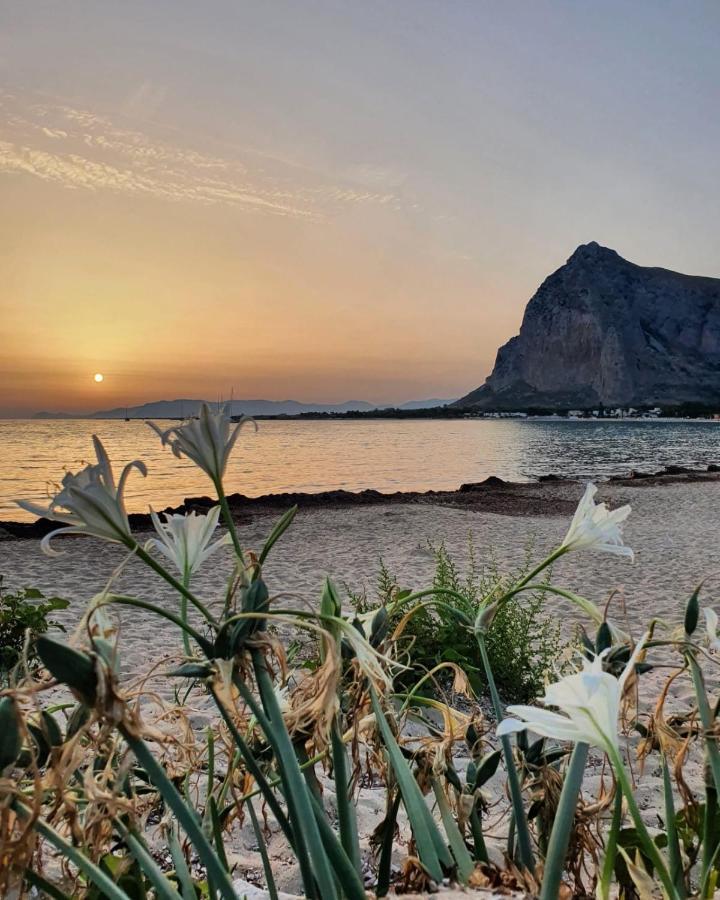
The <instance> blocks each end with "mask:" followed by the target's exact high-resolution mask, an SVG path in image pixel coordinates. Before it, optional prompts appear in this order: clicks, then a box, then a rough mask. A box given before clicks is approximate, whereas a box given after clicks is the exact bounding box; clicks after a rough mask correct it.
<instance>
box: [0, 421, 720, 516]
mask: <svg viewBox="0 0 720 900" xmlns="http://www.w3.org/2000/svg"><path fill="white" fill-rule="evenodd" d="M259 425H260V428H259V431H258V432H257V434H255V433H253V431H252V430H247V431H245V432H244V433H243V434H242V435H241V436H240V439H239V441H238V444H237V448H236V452H235V454H234V456H233V457H232V459H231V461H230V465H229V468H228V473H227V486H228V490H229V491H240V492H241V493H245V494H249V495H258V494H266V493H272V492H281V491H312V492H314V491H323V490H331V489H337V488H345V489H346V490H361V489H363V488H377V489H378V490H381V491H386V492H387V491H400V490H429V489H436V490H441V489H448V488H454V487H457V486H458V485H459V484H461V483H463V482H468V481H480V480H482V479H483V478H486V477H487V476H489V475H497V476H499V477H501V478H505V479H509V480H527V479H531V478H534V477H536V476H538V475H542V474H548V473H550V472H554V473H559V474H563V475H567V476H573V477H582V478H589V477H593V478H603V477H607V476H609V475H613V474H623V473H626V472H628V471H629V470H630V469H632V468H637V469H646V470H654V469H658V468H660V467H662V466H665V465H688V466H705V465H707V464H708V463H711V462H718V461H720V423H715V422H652V421H622V422H621V421H606V422H592V421H587V422H586V421H562V420H560V421H557V420H553V421H546V420H543V421H538V420H527V421H525V420H477V419H469V420H465V419H463V420H456V421H444V420H430V421H428V420H415V421H392V420H365V421H332V422H323V421H292V422H282V421H267V422H260V423H259ZM93 432H96V433H97V434H99V435H100V437H101V438H102V440H103V442H104V443H105V446H106V447H107V449H108V451H109V453H110V454H111V457H112V458H113V459H114V460H115V461H116V465H117V466H118V467H119V466H120V465H121V464H124V463H125V462H128V461H129V460H131V459H135V458H136V457H140V458H142V459H144V460H145V461H146V463H147V465H148V472H149V474H148V478H147V479H143V478H141V477H139V476H137V477H136V476H133V477H132V478H131V480H130V483H129V485H128V490H127V494H126V496H127V501H128V507H129V509H130V510H131V511H138V510H142V509H144V508H146V506H147V504H148V503H149V502H150V501H152V503H153V504H154V505H155V506H157V507H159V508H162V507H163V506H166V505H170V504H177V503H178V502H179V501H180V500H181V499H182V498H183V497H187V496H197V495H199V494H206V493H208V492H209V491H210V484H209V482H208V481H207V479H206V478H205V477H204V476H203V475H202V473H200V472H198V470H197V469H195V467H194V466H193V465H192V464H190V463H188V462H187V461H184V460H178V459H176V458H175V457H173V456H172V454H171V453H170V452H169V451H167V450H165V451H163V450H162V449H161V447H160V443H159V441H158V440H157V437H156V436H155V435H154V434H153V433H152V432H151V431H150V429H149V428H148V427H147V426H146V425H144V424H143V423H142V422H140V421H131V422H124V421H95V422H91V421H85V420H82V421H81V420H68V421H57V422H54V421H52V422H51V421H30V422H25V421H0V520H8V519H16V520H20V519H27V518H29V516H27V515H26V514H24V513H23V512H22V511H21V510H18V509H17V508H16V507H14V506H13V504H12V499H13V498H15V497H23V498H25V499H32V500H36V501H42V499H43V496H44V490H45V485H46V483H48V482H57V481H58V480H59V479H60V478H61V477H62V472H63V466H67V467H68V468H70V469H74V468H77V467H79V466H80V465H81V464H82V463H83V462H84V461H85V460H88V459H90V458H91V457H92V447H91V444H90V435H91V434H92V433H93Z"/></svg>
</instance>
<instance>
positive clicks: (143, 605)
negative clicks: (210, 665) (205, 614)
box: [110, 594, 214, 659]
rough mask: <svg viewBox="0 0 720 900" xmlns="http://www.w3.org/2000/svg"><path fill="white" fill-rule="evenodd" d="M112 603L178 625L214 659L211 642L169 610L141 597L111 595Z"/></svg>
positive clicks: (208, 656)
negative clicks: (131, 607)
mask: <svg viewBox="0 0 720 900" xmlns="http://www.w3.org/2000/svg"><path fill="white" fill-rule="evenodd" d="M110 602H111V603H119V604H120V605H121V606H135V607H137V608H138V609H146V610H147V611H148V612H152V613H155V615H156V616H160V617H161V618H163V619H167V620H168V621H169V622H172V623H173V624H174V625H177V627H178V628H180V629H181V630H182V631H185V632H187V633H188V634H189V635H190V637H191V638H192V639H193V640H194V641H195V642H196V643H197V645H198V646H199V647H200V649H201V650H202V651H203V653H204V654H205V655H206V656H207V658H208V659H212V658H213V652H214V648H213V645H212V644H211V643H210V641H208V640H207V639H206V638H204V637H203V636H202V635H201V634H200V633H199V632H197V631H195V629H194V628H193V627H192V626H190V625H188V624H186V623H184V622H183V620H182V619H181V618H180V617H179V616H176V615H175V614H174V613H171V612H169V610H167V609H162V607H160V606H156V605H155V604H154V603H150V602H149V601H147V600H140V598H139V597H126V596H124V595H122V594H111V595H110Z"/></svg>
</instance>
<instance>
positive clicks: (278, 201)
mask: <svg viewBox="0 0 720 900" xmlns="http://www.w3.org/2000/svg"><path fill="white" fill-rule="evenodd" d="M0 113H2V118H3V120H4V122H5V125H4V126H3V128H2V131H1V132H0V174H6V175H29V176H32V177H35V178H38V179H40V180H42V181H46V182H52V183H54V184H59V185H62V186H63V187H65V188H68V189H73V190H87V191H110V192H113V193H118V194H130V195H135V196H145V197H152V198H156V199H158V200H161V201H168V202H175V203H198V204H203V205H206V206H209V205H221V206H225V207H233V208H236V209H238V210H240V211H245V212H251V213H260V214H264V215H272V216H282V217H289V218H293V219H300V220H306V221H311V222H312V221H323V220H327V219H330V218H332V217H333V215H334V214H338V213H339V212H340V211H341V210H342V209H343V208H344V207H350V206H354V205H358V204H362V205H368V204H372V205H378V206H388V207H391V208H395V209H399V208H402V207H403V206H404V205H405V204H404V201H403V199H402V198H401V197H400V196H399V195H398V194H396V193H395V192H393V191H390V190H388V191H378V190H372V189H370V188H369V186H368V185H367V184H366V183H365V184H363V183H362V182H359V181H354V180H353V181H347V182H344V183H337V182H336V181H335V182H329V181H328V179H326V178H323V177H322V175H319V174H315V173H310V172H307V171H305V170H297V169H293V167H292V166H284V167H283V166H278V164H277V163H276V162H273V165H272V167H270V166H268V165H267V161H265V164H264V165H263V164H262V163H263V161H262V160H260V164H258V160H257V154H252V155H251V157H252V158H251V159H250V160H249V161H248V160H245V159H242V158H241V155H238V156H237V157H231V156H218V155H213V154H210V153H205V152H201V151H199V150H197V149H194V148H191V147H186V146H179V145H178V144H177V143H175V142H171V141H168V140H164V139H159V138H157V137H155V136H153V135H151V134H150V133H148V131H147V130H144V131H139V130H134V129H130V128H125V127H122V126H119V125H117V124H115V123H114V122H113V121H112V120H111V119H109V118H108V117H106V116H99V115H97V114H95V113H93V112H91V111H90V110H85V109H76V108H73V107H70V106H65V105H59V104H58V105H50V104H48V103H38V102H34V103H27V102H26V103H21V102H20V98H18V97H15V96H14V95H11V94H8V93H0ZM271 169H272V170H271Z"/></svg>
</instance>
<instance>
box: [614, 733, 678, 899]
mask: <svg viewBox="0 0 720 900" xmlns="http://www.w3.org/2000/svg"><path fill="white" fill-rule="evenodd" d="M605 749H606V751H607V754H608V756H609V757H610V762H611V763H612V767H613V770H614V772H615V777H616V778H617V780H618V781H619V782H620V786H621V788H622V792H623V796H624V797H625V802H626V803H627V805H628V809H629V810H630V815H631V816H632V818H633V823H634V824H635V831H636V832H637V835H638V837H639V838H640V841H641V843H642V846H643V850H644V851H645V853H646V855H647V857H648V859H649V860H650V861H651V862H652V864H653V866H655V871H656V872H657V874H658V876H659V878H660V881H661V882H662V885H663V888H664V889H665V893H666V894H667V896H668V898H669V900H681V895H680V894H679V893H678V890H677V888H676V887H675V885H674V883H673V880H672V877H671V876H670V872H669V871H668V868H667V866H666V865H665V860H664V859H663V858H662V855H661V853H660V851H659V850H658V847H657V844H656V843H655V841H654V840H653V839H652V838H651V837H650V832H649V831H648V830H647V827H646V825H645V823H644V822H643V819H642V816H641V814H640V809H639V807H638V805H637V802H636V801H635V794H634V793H633V786H632V785H631V784H630V779H629V778H628V777H627V773H626V771H625V766H624V765H623V761H622V759H621V758H620V753H619V751H618V749H617V747H614V746H608V747H606V748H605Z"/></svg>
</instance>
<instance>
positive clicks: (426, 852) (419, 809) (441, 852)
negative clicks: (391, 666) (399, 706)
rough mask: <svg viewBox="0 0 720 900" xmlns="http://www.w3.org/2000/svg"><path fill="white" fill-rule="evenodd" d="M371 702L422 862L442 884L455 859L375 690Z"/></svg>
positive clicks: (434, 878)
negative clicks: (403, 753) (449, 850)
mask: <svg viewBox="0 0 720 900" xmlns="http://www.w3.org/2000/svg"><path fill="white" fill-rule="evenodd" d="M370 699H371V701H372V707H373V712H374V713H375V720H376V722H377V725H378V728H379V729H380V735H381V737H382V740H383V743H384V744H385V749H386V750H387V754H388V758H389V760H390V765H391V766H392V769H393V771H394V772H395V777H396V778H397V782H398V787H399V788H400V793H401V794H402V800H403V804H404V806H405V811H406V813H407V816H408V819H409V820H410V827H411V828H412V831H413V836H414V838H415V844H416V845H417V849H418V856H419V857H420V862H421V863H422V864H423V866H424V867H425V868H426V869H427V872H428V874H429V875H430V877H431V878H432V879H433V880H434V881H436V882H437V883H438V884H440V883H441V882H442V879H443V869H442V866H443V865H445V866H446V867H447V868H450V867H451V866H452V857H451V856H450V854H449V852H448V849H447V847H446V846H445V843H444V841H443V839H442V837H441V836H440V833H439V831H438V828H437V825H436V824H435V821H434V820H433V817H432V815H431V814H430V810H429V809H428V808H427V805H426V803H425V798H424V797H423V795H422V791H421V790H420V787H419V785H418V783H417V781H416V780H415V776H414V775H413V773H412V772H411V770H410V767H409V766H408V764H407V762H406V760H405V757H404V756H403V755H402V752H401V750H400V747H399V746H398V743H397V741H396V740H395V735H394V734H393V733H392V730H391V728H390V725H389V724H388V722H387V719H386V718H385V715H384V713H383V711H382V709H381V708H380V703H379V702H378V699H377V694H376V693H375V690H374V688H372V687H371V688H370Z"/></svg>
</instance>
